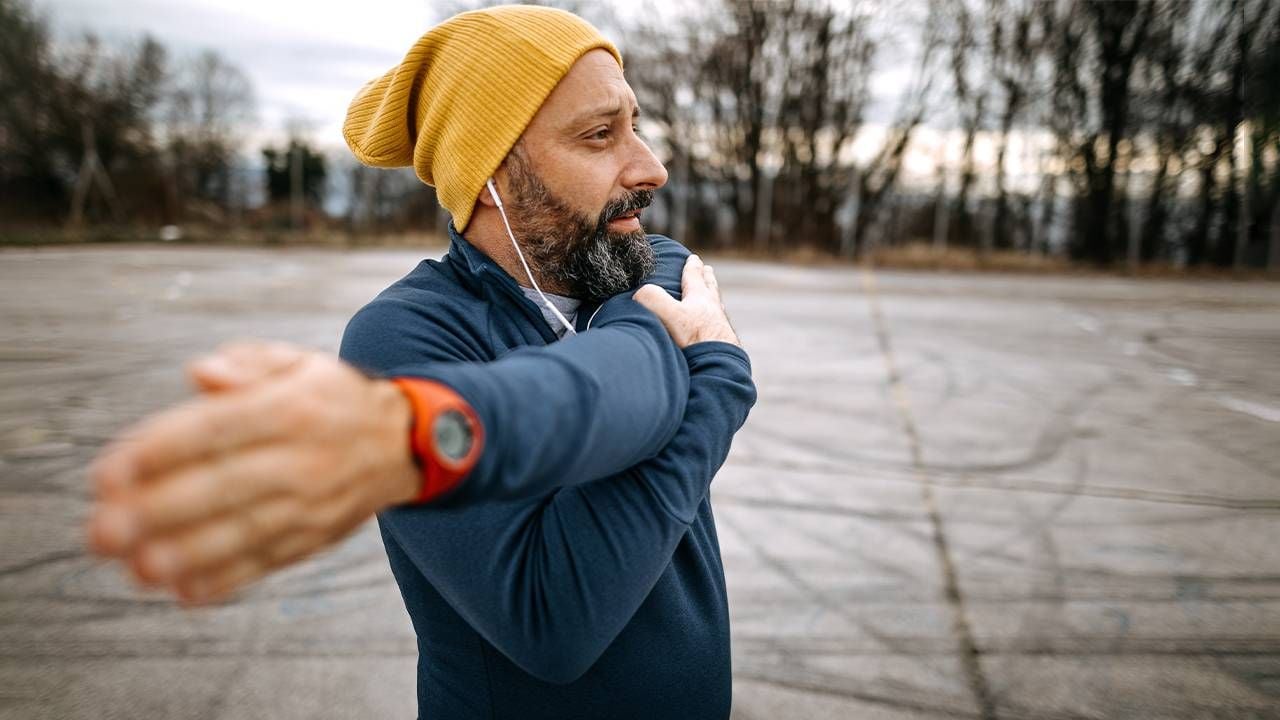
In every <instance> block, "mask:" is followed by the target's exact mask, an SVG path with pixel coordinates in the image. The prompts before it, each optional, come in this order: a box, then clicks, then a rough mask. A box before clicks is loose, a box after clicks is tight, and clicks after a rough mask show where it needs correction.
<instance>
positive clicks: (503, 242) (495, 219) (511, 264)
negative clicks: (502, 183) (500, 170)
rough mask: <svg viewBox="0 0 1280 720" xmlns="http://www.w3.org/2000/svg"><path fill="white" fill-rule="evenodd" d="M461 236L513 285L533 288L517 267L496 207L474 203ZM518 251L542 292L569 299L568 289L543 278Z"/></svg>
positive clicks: (517, 263)
mask: <svg viewBox="0 0 1280 720" xmlns="http://www.w3.org/2000/svg"><path fill="white" fill-rule="evenodd" d="M513 229H514V228H513ZM462 236H463V237H464V238H466V239H467V242H469V243H471V244H472V245H473V246H475V247H476V248H477V249H478V250H480V252H483V253H484V254H485V255H488V256H489V257H490V258H491V259H492V260H493V261H494V262H496V263H498V266H499V267H501V268H502V269H503V270H506V271H507V274H508V275H510V276H511V277H513V278H515V281H516V282H517V283H519V284H520V286H521V287H527V288H532V287H533V283H531V282H529V276H528V275H527V274H525V271H524V265H522V264H521V263H520V257H519V256H518V255H516V250H515V248H513V247H512V246H511V238H509V237H507V229H506V227H505V226H504V225H503V224H502V216H501V215H499V214H498V209H497V208H496V207H489V206H487V205H483V204H480V203H477V204H476V209H475V211H474V212H472V214H471V220H470V222H468V223H467V229H466V231H465V232H463V233H462ZM516 240H517V241H519V240H520V236H519V235H517V236H516ZM521 249H522V250H524V259H525V260H526V261H528V262H529V269H530V270H531V271H533V274H534V277H535V279H537V281H538V285H539V286H540V287H541V288H542V291H543V292H547V293H554V294H556V295H566V296H567V295H569V289H568V288H567V287H564V286H563V285H561V284H560V283H557V282H555V281H554V280H550V279H548V278H547V277H546V274H545V273H543V272H542V268H540V267H538V266H537V264H536V263H535V262H534V261H533V259H532V258H531V257H529V251H528V250H527V249H525V248H524V247H523V244H522V245H521Z"/></svg>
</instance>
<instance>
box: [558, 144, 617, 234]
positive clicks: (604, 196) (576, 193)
mask: <svg viewBox="0 0 1280 720" xmlns="http://www.w3.org/2000/svg"><path fill="white" fill-rule="evenodd" d="M562 168H563V170H566V171H567V172H562V173H561V174H560V180H561V182H562V183H563V184H562V187H563V190H562V191H560V192H558V193H557V194H558V196H559V197H561V198H563V199H564V200H565V201H566V202H568V203H569V204H570V205H572V206H573V207H574V208H577V210H578V211H579V212H581V213H584V214H585V215H587V216H588V217H590V218H592V219H593V220H594V219H595V218H596V216H597V215H599V214H600V211H601V210H602V209H603V208H604V206H605V204H606V203H608V202H609V199H610V198H612V197H614V196H615V195H616V194H617V192H616V189H617V180H618V168H617V163H615V162H614V159H613V158H612V157H610V156H609V155H608V154H606V153H598V154H593V155H591V156H590V157H587V158H583V159H581V160H578V161H576V162H574V163H572V164H570V163H564V165H563V166H562Z"/></svg>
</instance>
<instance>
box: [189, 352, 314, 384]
mask: <svg viewBox="0 0 1280 720" xmlns="http://www.w3.org/2000/svg"><path fill="white" fill-rule="evenodd" d="M304 354H305V351H304V350H302V348H299V347H296V346H293V345H289V344H288V343H282V342H260V341H243V342H236V343H231V344H228V345H224V346H222V347H220V348H219V349H218V351H217V352H215V353H214V354H212V355H206V356H204V357H202V358H198V359H196V360H194V361H192V362H190V363H188V364H187V375H188V377H189V378H190V379H191V382H192V383H193V384H195V385H196V387H197V388H198V389H199V390H200V391H201V392H224V391H227V390H235V389H237V388H243V387H247V386H249V385H253V384H254V383H258V382H261V381H263V380H265V379H267V378H269V377H272V376H274V375H278V374H280V373H283V372H285V371H286V370H288V369H289V368H291V367H293V366H294V365H295V364H296V363H297V362H298V361H299V360H301V359H302V357H303V355H304Z"/></svg>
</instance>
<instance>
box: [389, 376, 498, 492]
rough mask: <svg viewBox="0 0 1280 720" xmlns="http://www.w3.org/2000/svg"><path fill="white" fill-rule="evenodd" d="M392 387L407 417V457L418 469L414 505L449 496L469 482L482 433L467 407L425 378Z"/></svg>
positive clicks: (397, 382)
mask: <svg viewBox="0 0 1280 720" xmlns="http://www.w3.org/2000/svg"><path fill="white" fill-rule="evenodd" d="M391 383H392V384H393V385H394V386H395V387H396V389H397V390H399V391H400V392H401V393H402V394H403V396H404V397H405V398H406V399H407V401H408V403H409V407H410V412H411V421H410V428H409V432H408V433H407V434H408V438H409V440H408V443H409V448H410V454H411V456H412V458H413V460H414V461H415V462H416V465H417V469H418V477H419V482H418V491H417V492H416V493H415V495H414V496H413V498H412V499H411V500H412V502H430V501H432V500H435V499H437V498H440V497H442V496H444V495H447V494H449V493H450V492H452V491H453V489H454V488H455V487H457V486H458V484H459V483H460V482H462V480H463V479H464V478H465V477H467V476H468V475H469V474H470V473H471V470H472V469H473V468H474V467H475V465H476V463H477V462H478V461H479V458H480V451H481V449H482V448H483V447H484V428H483V426H482V425H481V424H480V419H479V417H478V416H477V414H476V412H475V410H474V409H473V408H472V407H471V405H470V404H469V403H468V402H467V401H466V400H465V399H464V398H463V397H462V396H461V395H459V394H458V393H457V392H456V391H454V390H453V389H452V388H450V387H449V386H447V385H445V384H443V383H440V382H437V381H434V380H428V379H424V378H415V377H396V378H391Z"/></svg>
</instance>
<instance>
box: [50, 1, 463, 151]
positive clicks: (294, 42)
mask: <svg viewBox="0 0 1280 720" xmlns="http://www.w3.org/2000/svg"><path fill="white" fill-rule="evenodd" d="M35 2H36V6H37V7H38V8H40V9H41V10H42V11H44V13H45V14H46V15H47V16H48V17H49V19H50V20H51V21H52V24H53V27H54V29H55V32H56V33H57V35H58V36H59V37H61V38H67V37H73V36H76V35H79V34H82V33H84V32H85V31H92V32H94V33H95V34H97V35H98V36H100V37H102V38H103V39H104V40H106V41H108V42H111V43H116V42H136V41H137V40H138V39H140V38H141V37H142V35H143V33H150V34H151V35H153V36H155V37H156V38H157V39H159V40H160V42H161V43H163V44H164V45H165V46H166V47H167V48H168V49H169V50H170V52H172V53H173V54H174V56H175V59H181V58H185V57H190V56H194V55H195V54H196V53H197V52H200V51H201V50H205V49H209V50H215V51H217V52H218V53H219V54H221V55H222V56H223V57H224V58H225V59H226V60H228V61H229V62H231V63H232V64H233V65H236V66H238V67H239V68H240V69H241V70H243V71H244V72H245V73H246V74H248V76H249V78H250V79H251V80H252V81H253V86H254V91H255V95H256V99H257V106H258V119H259V125H260V127H261V128H262V131H263V132H264V133H265V135H266V137H276V136H279V135H280V134H282V133H283V132H284V129H285V125H286V123H287V122H288V121H290V120H293V119H301V120H304V121H306V122H307V123H308V124H309V127H310V129H311V131H312V134H313V137H314V138H315V139H316V140H317V141H318V142H319V143H320V144H321V145H324V146H328V147H341V146H342V145H343V143H342V136H341V134H340V133H341V128H342V117H343V115H344V113H345V112H346V109H347V103H348V102H350V101H351V97H352V96H353V95H354V94H355V92H356V90H358V89H359V88H360V86H361V85H363V84H364V83H365V82H367V81H368V80H371V79H373V78H374V77H376V76H378V75H381V74H382V73H383V72H385V71H386V70H387V69H389V68H390V67H392V66H393V65H395V64H396V63H397V62H399V60H400V58H401V57H402V56H403V54H404V52H405V51H406V50H408V49H409V47H410V46H411V45H412V44H413V43H414V41H415V40H417V39H418V37H419V36H420V35H422V33H423V32H425V31H426V29H427V28H429V27H430V26H431V25H432V24H433V23H434V22H435V21H436V19H437V16H438V13H437V12H436V11H434V10H432V9H431V3H430V2H427V1H426V0H362V1H361V2H354V3H328V2H317V1H316V0H311V1H309V2H302V1H300V0H256V1H253V0H35ZM264 139H265V138H264Z"/></svg>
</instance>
